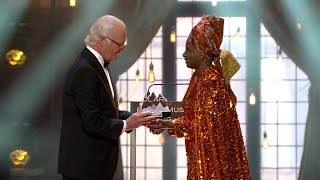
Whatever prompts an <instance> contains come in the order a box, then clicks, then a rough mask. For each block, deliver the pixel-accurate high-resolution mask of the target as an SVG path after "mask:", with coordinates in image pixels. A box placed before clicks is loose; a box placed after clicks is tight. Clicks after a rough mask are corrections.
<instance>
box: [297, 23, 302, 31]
mask: <svg viewBox="0 0 320 180" xmlns="http://www.w3.org/2000/svg"><path fill="white" fill-rule="evenodd" d="M301 28H302V24H301V23H300V22H298V23H297V29H298V30H300V29H301Z"/></svg>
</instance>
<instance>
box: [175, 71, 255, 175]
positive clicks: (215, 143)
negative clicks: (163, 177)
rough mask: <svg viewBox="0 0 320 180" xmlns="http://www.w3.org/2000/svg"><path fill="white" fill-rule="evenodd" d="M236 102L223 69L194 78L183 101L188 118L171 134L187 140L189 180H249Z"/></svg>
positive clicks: (179, 121)
mask: <svg viewBox="0 0 320 180" xmlns="http://www.w3.org/2000/svg"><path fill="white" fill-rule="evenodd" d="M236 101H237V100H236V96H235V95H234V94H233V92H232V90H231V88H230V86H229V85H227V84H226V83H225V79H224V78H223V75H222V70H221V66H215V65H210V66H209V67H208V68H206V69H205V70H204V71H203V72H202V73H201V75H200V76H199V77H196V76H195V74H193V76H192V78H191V81H190V84H189V87H188V90H187V92H186V94H185V96H184V98H183V101H182V106H183V108H184V111H185V115H184V116H183V117H181V118H178V119H176V120H175V121H176V125H175V128H174V130H171V131H169V134H171V135H176V136H177V137H184V138H185V144H186V151H187V166H188V180H200V179H204V180H209V179H210V180H211V179H215V180H234V179H244V180H247V179H250V174H249V167H248V160H247V156H246V151H245V147H244V142H243V138H242V134H241V129H240V123H239V120H238V115H237V112H236V108H235V105H236Z"/></svg>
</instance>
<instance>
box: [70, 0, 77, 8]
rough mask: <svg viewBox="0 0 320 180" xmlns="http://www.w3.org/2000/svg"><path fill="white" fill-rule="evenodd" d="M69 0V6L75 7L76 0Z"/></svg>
mask: <svg viewBox="0 0 320 180" xmlns="http://www.w3.org/2000/svg"><path fill="white" fill-rule="evenodd" d="M69 2H70V4H69V5H70V6H71V7H75V6H76V5H77V0H70V1H69Z"/></svg>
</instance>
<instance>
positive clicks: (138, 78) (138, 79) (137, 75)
mask: <svg viewBox="0 0 320 180" xmlns="http://www.w3.org/2000/svg"><path fill="white" fill-rule="evenodd" d="M135 80H136V83H137V84H139V82H140V71H139V69H137V71H136V78H135Z"/></svg>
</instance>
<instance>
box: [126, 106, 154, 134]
mask: <svg viewBox="0 0 320 180" xmlns="http://www.w3.org/2000/svg"><path fill="white" fill-rule="evenodd" d="M155 118H156V117H154V116H151V113H150V112H141V110H139V111H138V112H136V113H133V114H132V115H131V116H130V117H129V118H128V119H127V120H126V122H127V128H126V131H130V130H134V129H136V128H138V127H140V126H147V125H148V124H152V123H154V121H155Z"/></svg>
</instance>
